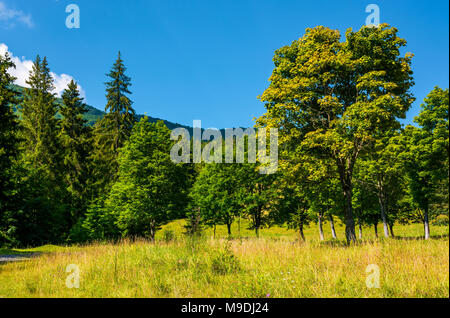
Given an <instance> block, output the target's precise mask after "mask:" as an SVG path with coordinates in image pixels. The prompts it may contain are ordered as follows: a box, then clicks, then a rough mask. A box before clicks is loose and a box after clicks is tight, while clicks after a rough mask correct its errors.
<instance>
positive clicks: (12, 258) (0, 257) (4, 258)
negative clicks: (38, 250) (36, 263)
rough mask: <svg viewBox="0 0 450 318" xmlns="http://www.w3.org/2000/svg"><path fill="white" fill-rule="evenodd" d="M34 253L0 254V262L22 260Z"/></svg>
mask: <svg viewBox="0 0 450 318" xmlns="http://www.w3.org/2000/svg"><path fill="white" fill-rule="evenodd" d="M33 256H34V254H27V255H20V254H19V255H17V254H16V255H0V263H7V262H17V261H24V260H27V259H30V258H31V257H33Z"/></svg>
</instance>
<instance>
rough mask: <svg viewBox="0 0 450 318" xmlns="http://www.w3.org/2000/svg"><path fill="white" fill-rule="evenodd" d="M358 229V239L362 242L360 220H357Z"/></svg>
mask: <svg viewBox="0 0 450 318" xmlns="http://www.w3.org/2000/svg"><path fill="white" fill-rule="evenodd" d="M358 229H359V239H360V240H362V238H363V236H362V235H363V234H362V225H361V219H360V218H358Z"/></svg>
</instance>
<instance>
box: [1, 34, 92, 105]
mask: <svg viewBox="0 0 450 318" xmlns="http://www.w3.org/2000/svg"><path fill="white" fill-rule="evenodd" d="M6 52H8V53H9V56H10V57H11V60H12V61H13V62H14V64H16V68H15V69H14V68H11V69H10V70H9V73H10V74H11V75H12V76H14V77H16V80H15V84H17V85H20V86H24V87H29V85H28V84H27V83H26V80H27V79H28V76H29V75H30V71H31V70H32V68H33V61H31V60H27V59H25V57H22V58H19V57H17V56H14V55H13V54H12V53H11V52H10V51H8V46H7V45H6V44H4V43H0V55H3V56H4V55H5V53H6ZM50 75H51V76H52V77H53V79H54V85H55V90H54V91H53V93H56V95H57V96H58V97H61V94H62V92H63V90H64V89H66V88H67V85H68V84H69V83H70V81H71V80H75V79H74V78H73V77H72V76H70V75H68V74H60V75H58V74H56V73H53V72H50ZM78 89H79V91H80V95H81V96H82V97H83V98H85V97H86V94H85V92H84V90H83V88H82V87H81V86H80V84H78Z"/></svg>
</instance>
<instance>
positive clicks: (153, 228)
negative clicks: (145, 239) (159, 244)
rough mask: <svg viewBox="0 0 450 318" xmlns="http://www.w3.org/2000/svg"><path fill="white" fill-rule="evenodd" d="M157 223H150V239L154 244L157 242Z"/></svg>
mask: <svg viewBox="0 0 450 318" xmlns="http://www.w3.org/2000/svg"><path fill="white" fill-rule="evenodd" d="M155 232H156V231H155V223H154V222H150V231H149V237H150V242H152V243H154V242H155Z"/></svg>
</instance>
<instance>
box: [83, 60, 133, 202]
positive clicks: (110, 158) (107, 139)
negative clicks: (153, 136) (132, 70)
mask: <svg viewBox="0 0 450 318" xmlns="http://www.w3.org/2000/svg"><path fill="white" fill-rule="evenodd" d="M125 71H126V67H125V65H124V63H123V60H122V58H121V55H120V52H119V55H118V57H117V60H116V62H115V63H114V65H113V67H112V69H111V71H110V72H109V74H107V76H108V77H109V79H110V80H109V81H108V82H106V83H105V84H106V98H107V104H106V107H105V111H106V112H107V114H106V115H105V116H104V117H103V118H102V119H101V120H100V121H99V122H97V124H96V125H95V127H94V144H95V148H96V149H95V152H94V154H93V157H92V159H93V162H94V166H95V171H94V173H93V175H92V177H93V180H92V186H93V189H94V190H93V191H94V192H95V193H96V195H97V196H98V195H99V194H100V195H101V194H106V193H107V192H108V191H109V189H110V186H111V184H112V182H113V181H115V179H116V175H117V170H118V164H117V157H118V154H119V149H120V148H121V147H122V146H123V145H124V143H125V141H127V140H128V138H129V137H130V135H131V130H132V128H133V124H134V122H135V111H134V109H133V108H132V104H133V102H132V101H131V100H130V98H129V97H128V96H127V95H129V94H131V92H130V90H129V87H130V86H131V82H130V81H131V79H130V77H128V76H127V75H126V74H125Z"/></svg>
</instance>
